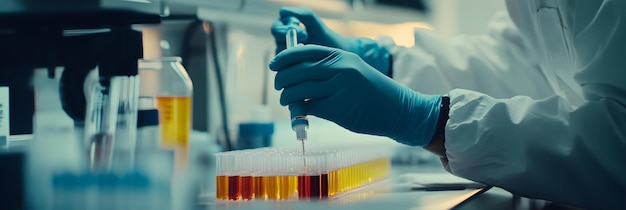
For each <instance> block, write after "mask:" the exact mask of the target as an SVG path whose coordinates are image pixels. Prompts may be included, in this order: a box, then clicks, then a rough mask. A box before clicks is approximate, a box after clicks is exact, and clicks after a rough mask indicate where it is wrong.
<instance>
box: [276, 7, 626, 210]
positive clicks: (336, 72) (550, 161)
mask: <svg viewBox="0 0 626 210" xmlns="http://www.w3.org/2000/svg"><path fill="white" fill-rule="evenodd" d="M506 4H507V9H508V13H502V14H499V15H497V16H496V17H495V19H494V20H493V21H492V22H491V23H490V24H489V26H488V32H487V33H486V34H485V35H481V36H459V37H457V38H454V39H449V40H444V39H442V38H439V37H437V36H436V34H435V33H433V32H430V31H424V30H417V31H416V32H415V46H414V47H411V48H406V47H401V46H397V45H395V44H394V43H393V41H391V40H389V39H385V38H381V39H379V40H372V39H367V38H353V37H346V36H341V35H338V34H337V33H335V32H333V31H332V30H330V29H329V28H328V27H326V26H325V25H324V23H323V22H322V21H320V19H319V18H318V17H317V16H315V14H314V13H313V12H312V11H311V10H310V9H307V8H283V9H281V10H280V19H279V20H277V21H276V22H275V23H274V25H273V26H272V33H273V35H274V37H275V39H276V43H277V53H278V52H279V53H278V54H277V55H276V57H275V58H274V59H273V60H272V61H271V63H270V69H272V70H274V71H277V74H276V78H275V86H276V89H277V90H281V89H282V93H281V98H280V103H281V104H282V105H288V104H291V103H294V102H301V101H303V100H305V99H307V101H306V102H304V103H305V109H306V111H307V114H311V115H315V116H318V117H321V118H324V119H327V120H330V121H333V122H335V123H337V124H339V125H341V126H343V127H345V128H347V129H349V130H352V131H355V132H359V133H366V134H373V135H381V136H388V137H390V138H392V139H394V140H396V141H398V142H400V143H404V144H407V145H414V146H424V147H425V148H426V149H428V150H430V151H433V152H434V153H436V154H438V155H439V156H440V157H441V159H442V162H443V164H444V167H445V168H446V170H448V171H449V172H451V173H453V174H455V175H458V176H460V177H464V178H467V179H470V180H474V181H477V182H481V183H485V184H489V185H494V186H498V187H501V188H504V189H506V190H509V191H511V192H513V193H515V194H518V195H522V196H526V197H531V198H541V199H546V200H551V201H555V202H558V203H562V204H568V205H573V206H577V207H583V208H593V209H596V208H600V209H606V208H624V207H626V204H625V203H624V202H623V201H622V200H623V199H624V198H625V196H626V57H624V56H626V1H623V0H604V1H601V0H597V1H589V0H571V1H543V0H528V1H526V0H507V2H506ZM300 23H302V25H304V26H305V28H306V29H304V28H301V27H299V26H297V25H298V24H300ZM290 27H295V28H297V30H298V36H299V38H300V40H301V41H302V43H304V44H305V45H303V46H298V47H295V48H290V49H286V50H284V49H285V32H286V31H287V29H288V28H290ZM392 78H393V79H392Z"/></svg>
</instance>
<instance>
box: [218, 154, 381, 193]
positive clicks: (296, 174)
mask: <svg viewBox="0 0 626 210" xmlns="http://www.w3.org/2000/svg"><path fill="white" fill-rule="evenodd" d="M389 156H390V152H389V151H388V150H385V149H381V148H380V147H350V148H348V147H345V148H311V149H309V150H307V152H306V154H305V155H303V154H302V151H301V150H299V149H295V148H294V149H286V148H258V149H250V150H238V151H230V152H222V153H218V154H216V161H217V164H216V167H217V170H216V171H217V175H216V181H217V189H216V196H217V199H218V200H292V199H322V198H330V197H334V196H337V195H339V194H341V193H345V192H348V191H350V190H353V189H357V188H359V187H362V186H365V185H367V184H370V183H373V182H375V181H378V180H381V179H383V178H385V177H386V176H387V175H388V174H389V171H390V166H391V163H390V158H389Z"/></svg>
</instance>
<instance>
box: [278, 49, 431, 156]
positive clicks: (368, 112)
mask: <svg viewBox="0 0 626 210" xmlns="http://www.w3.org/2000/svg"><path fill="white" fill-rule="evenodd" d="M270 69H272V70H274V71H278V73H277V74H276V79H275V88H276V89H277V90H280V89H283V91H282V95H281V97H280V104H281V105H283V106H284V105H288V104H292V103H304V107H305V109H306V113H307V114H311V115H315V116H318V117H321V118H324V119H327V120H330V121H333V122H335V123H337V124H339V125H340V126H342V127H344V128H347V129H348V130H351V131H354V132H358V133H365V134H373V135H380V136H388V137H391V138H392V139H394V140H396V141H398V142H400V143H404V144H408V145H413V146H425V145H427V144H428V143H430V140H431V139H432V137H433V135H434V134H435V129H436V125H437V120H438V117H439V109H440V108H439V107H440V104H441V97H442V96H439V95H425V94H421V93H418V92H414V91H413V90H411V89H409V88H407V87H405V86H402V85H400V84H398V83H396V82H395V81H394V80H392V79H391V78H389V77H386V76H385V75H383V74H382V73H380V72H379V71H377V70H376V69H374V68H372V67H371V66H370V65H368V64H367V63H365V62H364V61H363V60H362V59H361V58H360V57H359V56H358V55H356V54H354V53H350V52H347V51H344V50H340V49H336V48H329V47H324V46H319V45H304V46H300V47H295V48H292V49H286V50H284V51H282V52H280V53H279V54H278V55H276V57H275V58H274V60H272V61H271V62H270ZM305 99H308V101H305V102H303V101H304V100H305Z"/></svg>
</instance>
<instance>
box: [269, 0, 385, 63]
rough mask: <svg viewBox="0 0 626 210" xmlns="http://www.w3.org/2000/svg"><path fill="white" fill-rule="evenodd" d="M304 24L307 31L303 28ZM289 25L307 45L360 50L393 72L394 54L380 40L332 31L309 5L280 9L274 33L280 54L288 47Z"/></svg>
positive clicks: (363, 54)
mask: <svg viewBox="0 0 626 210" xmlns="http://www.w3.org/2000/svg"><path fill="white" fill-rule="evenodd" d="M300 23H302V24H304V26H305V27H306V30H305V29H303V28H302V27H300ZM289 28H296V30H297V32H298V41H299V42H300V43H303V44H316V45H324V46H328V47H333V48H339V49H342V50H345V51H350V52H353V53H356V54H357V55H359V57H361V58H362V59H363V60H365V62H367V63H368V64H369V65H371V66H373V67H374V68H376V69H377V70H378V71H380V72H382V73H383V74H385V75H389V73H390V72H391V54H390V53H389V51H388V50H387V48H385V47H384V46H383V45H381V44H380V43H378V42H376V41H374V40H372V39H369V38H353V37H345V36H341V35H339V34H337V33H336V32H334V31H332V30H331V29H329V28H328V27H326V25H324V22H322V21H321V20H320V19H319V18H318V17H317V16H316V15H315V13H313V11H312V10H311V9H309V8H306V7H284V8H281V9H280V19H279V20H276V21H275V22H274V24H273V25H272V35H274V39H275V41H276V54H278V53H279V52H280V51H283V50H284V49H285V48H286V44H285V34H286V33H287V30H288V29H289Z"/></svg>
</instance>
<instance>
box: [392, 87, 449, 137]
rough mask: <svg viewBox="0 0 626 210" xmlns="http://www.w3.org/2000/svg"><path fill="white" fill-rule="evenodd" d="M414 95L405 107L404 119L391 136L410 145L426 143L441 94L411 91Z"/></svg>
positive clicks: (438, 107)
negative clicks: (396, 131) (395, 133)
mask: <svg viewBox="0 0 626 210" xmlns="http://www.w3.org/2000/svg"><path fill="white" fill-rule="evenodd" d="M411 92H412V93H413V94H414V95H413V96H412V97H411V99H410V100H409V101H410V102H409V104H408V107H407V108H406V110H407V112H406V115H405V116H403V117H404V118H405V120H401V121H399V122H405V123H402V124H401V125H400V126H398V128H400V129H401V130H398V134H400V135H397V136H395V137H392V138H393V139H394V140H396V141H397V142H399V143H402V144H407V145H410V146H426V145H428V144H429V143H430V142H431V140H432V139H433V136H434V135H435V131H436V130H437V122H438V120H439V113H440V111H441V100H442V96H441V95H425V94H420V93H416V92H413V91H411Z"/></svg>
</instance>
